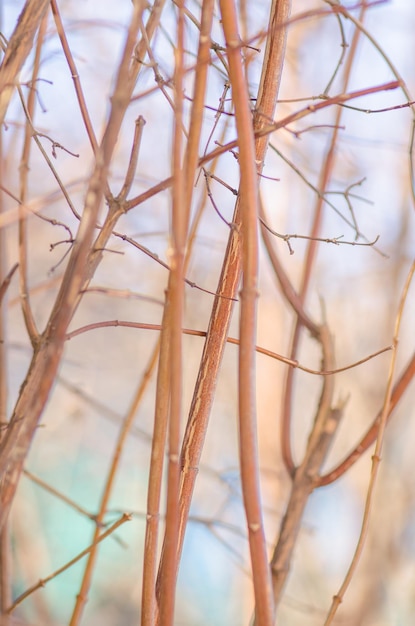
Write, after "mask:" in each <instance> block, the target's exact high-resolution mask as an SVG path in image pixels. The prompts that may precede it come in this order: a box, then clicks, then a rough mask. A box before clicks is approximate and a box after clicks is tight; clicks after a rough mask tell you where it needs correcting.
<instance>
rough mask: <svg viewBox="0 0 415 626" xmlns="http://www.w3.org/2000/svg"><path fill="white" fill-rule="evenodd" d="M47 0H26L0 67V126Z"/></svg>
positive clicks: (30, 48)
mask: <svg viewBox="0 0 415 626" xmlns="http://www.w3.org/2000/svg"><path fill="white" fill-rule="evenodd" d="M48 4H49V0H27V2H26V4H25V6H24V8H23V11H22V12H21V14H20V16H19V19H18V21H17V25H16V28H15V29H14V32H13V34H12V36H11V37H10V41H9V43H8V45H7V49H6V52H5V55H4V59H3V62H2V64H1V67H0V126H2V125H3V122H4V118H5V115H6V112H7V108H8V106H9V102H10V99H11V97H12V94H13V91H14V87H15V85H16V81H17V76H18V74H19V72H20V70H21V68H22V66H23V63H24V62H25V61H26V58H27V57H28V55H29V53H30V51H31V50H32V46H33V41H34V38H35V34H36V31H37V29H38V27H39V24H40V21H41V19H42V17H43V16H44V14H45V12H46V9H47V6H48Z"/></svg>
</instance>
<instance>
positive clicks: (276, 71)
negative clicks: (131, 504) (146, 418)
mask: <svg viewBox="0 0 415 626" xmlns="http://www.w3.org/2000/svg"><path fill="white" fill-rule="evenodd" d="M290 7H291V2H290V0H274V2H273V4H272V7H271V13H270V20H269V23H270V25H271V27H270V28H269V32H268V38H269V39H270V40H271V41H267V45H266V51H265V60H264V64H263V69H262V74H261V83H260V89H259V93H258V98H257V107H256V113H255V115H254V125H255V128H257V127H259V126H260V125H261V126H262V125H267V122H268V123H269V119H272V118H273V116H274V112H275V107H276V101H277V96H278V90H279V86H280V82H281V73H282V66H283V60H284V50H285V41H286V26H285V24H286V22H287V18H288V15H289V12H290ZM267 147H268V135H266V136H265V137H263V138H258V139H256V141H255V162H256V163H257V164H258V170H259V171H261V170H262V167H263V162H264V159H265V154H266V150H267ZM240 225H241V214H240V207H239V199H238V201H237V203H236V207H235V211H234V215H233V219H232V228H231V231H230V234H229V239H228V244H227V248H226V252H225V257H224V261H223V265H222V270H221V274H220V277H219V281H218V287H217V293H218V295H217V296H216V297H215V300H214V303H213V307H212V312H211V315H210V321H209V326H208V330H207V335H206V341H205V344H204V348H203V353H202V357H201V363H200V367H199V371H198V376H197V380H196V384H195V388H194V393H193V398H192V403H191V407H190V411H189V417H188V421H187V426H186V432H185V436H184V440H183V446H182V453H181V465H182V474H181V486H180V533H179V551H181V548H182V545H183V539H184V533H185V528H186V523H187V519H188V515H189V509H190V503H191V500H192V494H193V490H194V485H195V482H196V476H197V472H198V465H199V462H200V456H201V453H202V449H203V443H204V439H205V435H206V430H207V427H208V420H209V415H210V411H211V408H212V403H213V398H214V393H215V388H216V381H217V377H218V373H219V369H220V365H221V362H222V357H223V352H224V347H225V344H226V338H227V335H228V330H229V324H230V319H231V315H232V311H233V304H234V302H233V299H234V298H235V296H236V293H237V288H238V285H239V280H240V275H241V255H240V235H239V228H240Z"/></svg>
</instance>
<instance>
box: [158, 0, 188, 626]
mask: <svg viewBox="0 0 415 626" xmlns="http://www.w3.org/2000/svg"><path fill="white" fill-rule="evenodd" d="M177 7H178V16H177V40H176V45H175V53H174V55H175V68H174V130H173V152H172V169H173V188H172V212H171V243H170V245H171V250H170V258H171V261H170V267H171V270H170V274H169V284H168V290H167V300H168V303H167V306H168V307H169V311H168V315H167V317H166V322H167V327H168V333H169V346H170V351H169V366H170V412H169V426H168V472H167V503H166V528H165V536H164V555H165V567H164V570H163V575H162V576H161V578H160V587H159V595H158V604H159V618H160V621H159V623H160V625H161V626H172V625H173V621H174V604H175V589H176V572H177V568H178V562H177V548H176V546H177V538H178V529H179V477H180V464H179V454H180V426H181V415H182V388H183V353H182V325H183V301H184V280H183V279H184V259H185V248H186V238H187V231H188V221H189V207H188V206H186V204H185V200H186V182H185V174H184V168H183V162H182V153H183V80H184V2H183V1H180V2H177Z"/></svg>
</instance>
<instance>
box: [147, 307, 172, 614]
mask: <svg viewBox="0 0 415 626" xmlns="http://www.w3.org/2000/svg"><path fill="white" fill-rule="evenodd" d="M166 318H168V302H166V305H165V308H164V314H163V323H162V330H161V336H160V342H159V347H160V355H159V363H158V371H157V386H156V402H155V415H154V428H153V438H152V444H151V457H150V473H149V478H148V493H147V516H146V519H147V525H146V535H145V544H144V563H143V586H142V596H141V626H154V624H155V623H156V620H157V604H156V578H157V554H158V534H159V521H160V499H161V486H162V480H163V466H164V451H165V446H166V436H167V425H168V413H169V399H170V367H169V359H170V343H169V333H168V330H167V328H166Z"/></svg>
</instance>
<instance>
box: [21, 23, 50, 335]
mask: <svg viewBox="0 0 415 626" xmlns="http://www.w3.org/2000/svg"><path fill="white" fill-rule="evenodd" d="M46 27H47V16H44V17H43V19H42V21H41V23H40V28H39V33H38V37H37V44H36V52H35V59H34V63H33V72H32V81H31V88H30V90H29V97H28V101H27V114H28V117H29V118H30V120H33V119H34V111H35V103H36V81H37V77H38V73H39V65H40V56H41V51H42V46H43V39H44V36H45V32H46ZM31 142H32V125H31V122H30V121H29V119H27V120H26V125H25V137H24V143H23V151H22V157H21V160H20V198H19V199H20V205H19V284H20V298H21V306H22V312H23V318H24V321H25V324H26V330H27V332H28V335H29V337H30V341H31V343H32V346H35V345H36V343H37V341H38V339H39V333H38V330H37V328H36V322H35V319H34V317H33V313H32V309H31V306H30V300H29V289H28V284H27V265H28V258H27V255H28V241H27V214H26V212H25V211H24V210H23V209H22V205H24V203H25V202H26V200H27V185H28V173H29V159H30V149H31Z"/></svg>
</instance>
